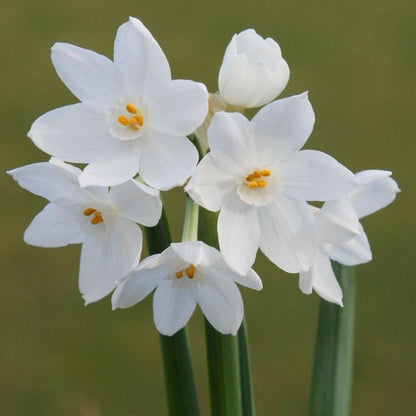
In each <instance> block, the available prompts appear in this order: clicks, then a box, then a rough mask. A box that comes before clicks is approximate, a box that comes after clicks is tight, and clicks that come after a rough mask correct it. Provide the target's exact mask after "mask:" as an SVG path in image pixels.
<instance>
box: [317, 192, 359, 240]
mask: <svg viewBox="0 0 416 416" xmlns="http://www.w3.org/2000/svg"><path fill="white" fill-rule="evenodd" d="M316 228H317V233H318V240H319V242H321V243H339V242H342V241H347V240H350V239H351V238H353V237H355V236H356V235H358V234H360V230H361V225H360V222H359V219H358V216H357V213H356V212H355V209H354V206H353V205H352V203H351V201H350V199H349V198H342V199H338V200H336V201H327V202H325V204H324V205H323V206H322V208H321V209H320V210H319V212H318V214H317V215H316Z"/></svg>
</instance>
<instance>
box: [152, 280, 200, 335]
mask: <svg viewBox="0 0 416 416" xmlns="http://www.w3.org/2000/svg"><path fill="white" fill-rule="evenodd" d="M183 286H185V285H175V284H173V282H172V281H171V280H164V281H163V282H162V283H161V284H160V285H159V286H158V288H157V289H156V292H155V294H154V297H153V319H154V321H155V325H156V328H157V330H158V331H159V332H160V333H161V334H163V335H169V336H171V335H173V334H175V333H176V332H178V331H179V330H180V329H181V328H183V327H184V326H185V325H186V324H187V323H188V321H189V319H190V318H191V316H192V314H193V313H194V310H195V307H196V300H195V298H194V296H193V294H192V291H191V290H189V288H188V287H183Z"/></svg>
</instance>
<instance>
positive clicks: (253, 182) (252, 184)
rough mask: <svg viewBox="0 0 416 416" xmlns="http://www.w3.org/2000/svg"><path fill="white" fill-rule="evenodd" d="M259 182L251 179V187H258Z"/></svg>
mask: <svg viewBox="0 0 416 416" xmlns="http://www.w3.org/2000/svg"><path fill="white" fill-rule="evenodd" d="M258 186H259V184H258V183H257V182H256V181H250V182H249V184H248V187H249V188H257V187H258Z"/></svg>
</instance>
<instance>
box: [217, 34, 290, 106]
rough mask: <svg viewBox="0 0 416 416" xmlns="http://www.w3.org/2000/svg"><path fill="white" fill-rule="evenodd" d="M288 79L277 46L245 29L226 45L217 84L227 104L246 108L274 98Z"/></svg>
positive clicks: (286, 68)
mask: <svg viewBox="0 0 416 416" xmlns="http://www.w3.org/2000/svg"><path fill="white" fill-rule="evenodd" d="M288 79H289V68H288V66H287V64H286V62H285V61H284V59H283V58H282V54H281V51H280V47H279V45H278V44H277V43H276V42H275V41H274V40H273V39H270V38H267V39H263V38H262V37H261V36H259V35H258V34H257V33H256V32H255V31H254V30H253V29H247V30H244V31H243V32H241V33H239V34H238V35H234V36H233V38H232V40H231V42H230V43H229V45H228V46H227V49H226V51H225V54H224V59H223V62H222V64H221V68H220V71H219V76H218V85H219V89H220V93H221V95H222V96H223V98H224V99H225V100H226V101H227V102H228V103H230V104H232V105H235V106H241V107H246V108H249V107H257V106H260V105H264V104H266V103H268V102H269V101H271V100H272V99H274V98H275V97H276V96H277V95H278V94H280V92H281V91H282V90H283V89H284V87H285V86H286V84H287V81H288Z"/></svg>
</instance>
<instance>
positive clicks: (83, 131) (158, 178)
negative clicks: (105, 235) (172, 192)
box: [28, 18, 208, 190]
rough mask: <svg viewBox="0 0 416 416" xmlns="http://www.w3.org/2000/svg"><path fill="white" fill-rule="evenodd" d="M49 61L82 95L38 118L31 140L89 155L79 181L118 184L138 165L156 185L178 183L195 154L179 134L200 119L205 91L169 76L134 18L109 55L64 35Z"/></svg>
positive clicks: (75, 158)
mask: <svg viewBox="0 0 416 416" xmlns="http://www.w3.org/2000/svg"><path fill="white" fill-rule="evenodd" d="M52 62H53V64H54V66H55V69H56V71H57V73H58V75H59V76H60V78H61V79H62V81H63V82H64V83H65V84H66V86H67V87H68V88H69V89H70V90H71V92H72V93H73V94H74V95H75V96H76V97H77V98H78V99H79V100H80V101H81V103H78V104H74V105H69V106H66V107H61V108H58V109H56V110H53V111H50V112H48V113H46V114H44V115H43V116H41V117H40V118H38V119H37V120H36V121H35V123H34V124H33V126H32V128H31V130H30V132H29V134H28V135H29V137H30V138H31V139H32V140H33V142H34V143H35V144H36V146H38V147H39V148H40V149H42V150H43V151H45V152H47V153H49V154H51V155H53V156H56V157H58V158H60V159H63V160H65V161H68V162H75V163H89V165H88V166H87V167H86V169H85V170H84V172H83V173H82V174H81V175H80V177H79V180H80V183H81V186H90V185H101V186H112V185H117V184H120V183H123V182H126V181H127V180H128V179H131V178H133V177H134V176H135V175H136V173H137V172H138V173H139V175H140V176H141V177H142V178H143V179H144V181H145V182H146V183H148V184H149V185H151V186H153V187H155V188H157V189H163V190H167V189H170V188H172V187H174V186H178V185H183V183H184V182H185V180H186V179H187V178H188V177H189V176H190V175H191V173H192V170H193V169H194V167H195V165H196V164H197V161H198V153H197V150H196V148H195V147H194V145H193V144H192V143H191V142H190V141H189V140H188V139H187V138H186V136H187V135H188V134H190V133H192V132H193V131H194V130H195V129H196V128H197V127H199V126H200V125H201V124H202V122H203V121H204V119H205V116H206V114H207V111H208V93H207V90H206V88H205V86H204V85H203V84H201V83H196V82H193V81H186V80H173V81H172V78H171V73H170V67H169V64H168V61H167V59H166V57H165V55H164V53H163V51H162V50H161V48H160V46H159V45H158V43H157V42H156V41H155V39H154V38H153V36H152V35H151V34H150V32H149V31H148V30H147V29H146V28H145V27H144V26H143V24H142V23H141V22H140V21H139V20H137V19H134V18H130V20H129V21H128V22H127V23H125V24H123V25H121V26H120V28H119V29H118V31H117V36H116V39H115V44H114V62H112V61H110V60H109V59H108V58H106V57H104V56H102V55H98V54H96V53H95V52H92V51H89V50H87V49H82V48H79V47H77V46H74V45H70V44H64V43H57V44H55V45H54V46H53V48H52Z"/></svg>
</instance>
